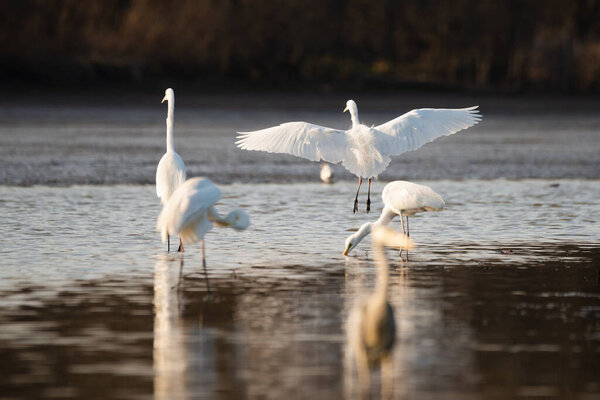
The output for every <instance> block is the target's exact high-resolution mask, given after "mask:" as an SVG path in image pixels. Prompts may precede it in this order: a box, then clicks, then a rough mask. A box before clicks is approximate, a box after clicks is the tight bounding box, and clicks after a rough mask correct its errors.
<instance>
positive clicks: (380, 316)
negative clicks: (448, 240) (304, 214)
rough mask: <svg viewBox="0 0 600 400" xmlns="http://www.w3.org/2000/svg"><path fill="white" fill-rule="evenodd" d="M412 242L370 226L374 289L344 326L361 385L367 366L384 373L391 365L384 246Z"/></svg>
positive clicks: (391, 326) (390, 320) (366, 379)
mask: <svg viewBox="0 0 600 400" xmlns="http://www.w3.org/2000/svg"><path fill="white" fill-rule="evenodd" d="M412 245H413V244H412V240H411V239H410V238H409V237H408V236H406V235H404V234H401V233H399V232H397V231H395V230H393V229H391V228H388V227H386V226H377V227H375V228H374V229H373V244H372V246H373V253H374V257H375V262H376V264H377V283H376V285H375V291H374V292H373V293H372V294H371V295H370V296H369V297H368V298H367V300H366V301H363V302H359V303H357V304H356V305H355V306H354V307H353V308H352V310H351V311H350V313H349V315H348V321H347V325H346V333H347V336H348V344H349V347H350V351H351V352H352V355H353V356H354V359H355V361H356V367H357V370H358V374H359V380H360V382H361V384H362V385H363V387H364V386H367V387H368V385H369V366H373V365H376V364H377V363H381V369H382V374H383V372H384V368H385V367H386V365H387V366H390V365H391V359H390V354H391V351H392V348H393V346H394V341H395V339H396V323H395V321H394V311H393V310H392V306H391V305H390V303H389V302H388V280H389V267H388V263H387V260H386V258H385V249H384V246H387V247H412ZM382 382H383V381H382ZM382 392H385V391H384V390H382Z"/></svg>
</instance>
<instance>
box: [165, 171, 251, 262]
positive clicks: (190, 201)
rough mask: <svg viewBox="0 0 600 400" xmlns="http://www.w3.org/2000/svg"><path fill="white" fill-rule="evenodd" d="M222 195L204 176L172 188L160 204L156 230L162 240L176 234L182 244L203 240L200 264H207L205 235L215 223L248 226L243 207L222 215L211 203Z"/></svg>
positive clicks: (240, 226) (181, 247)
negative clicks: (173, 190) (175, 188)
mask: <svg viewBox="0 0 600 400" xmlns="http://www.w3.org/2000/svg"><path fill="white" fill-rule="evenodd" d="M220 198H221V191H220V190H219V188H217V187H216V186H215V184H214V183H212V182H211V181H210V179H207V178H190V179H188V180H187V181H185V182H184V183H183V184H182V185H181V186H179V187H178V188H177V190H175V193H173V195H172V196H171V198H170V199H169V201H168V202H167V204H166V205H165V206H164V207H163V209H162V211H161V212H160V215H159V216H158V220H157V221H156V230H157V231H158V232H160V236H161V239H162V241H163V243H164V242H166V241H167V240H168V237H169V235H179V239H180V241H181V242H182V244H181V246H180V251H183V245H184V244H188V243H194V242H198V241H200V240H201V241H202V264H203V265H206V258H205V254H204V235H205V234H206V232H208V231H209V230H211V229H212V227H213V222H214V223H215V224H217V226H229V227H231V228H233V229H236V230H244V229H246V228H247V227H248V225H250V218H249V217H248V214H246V213H245V212H244V211H243V210H239V209H237V210H233V211H231V212H230V213H229V214H227V216H225V217H223V216H221V215H220V214H219V213H218V212H217V210H215V207H214V205H215V204H216V202H217V201H218V200H219V199H220Z"/></svg>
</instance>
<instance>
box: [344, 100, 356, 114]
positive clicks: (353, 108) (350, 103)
mask: <svg viewBox="0 0 600 400" xmlns="http://www.w3.org/2000/svg"><path fill="white" fill-rule="evenodd" d="M356 109H357V108H356V103H355V102H354V100H348V101H347V102H346V108H344V112H346V111H350V114H352V113H353V112H355V111H356Z"/></svg>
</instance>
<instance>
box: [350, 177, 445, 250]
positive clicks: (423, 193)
mask: <svg viewBox="0 0 600 400" xmlns="http://www.w3.org/2000/svg"><path fill="white" fill-rule="evenodd" d="M381 197H382V198H383V204H384V205H385V207H384V208H383V211H382V212H381V216H380V217H379V219H378V220H377V221H375V222H367V223H365V224H363V225H362V226H361V227H360V228H359V229H358V231H356V232H355V233H353V234H352V235H350V236H348V238H347V239H346V244H345V250H344V255H345V256H346V255H348V253H350V252H351V251H352V249H354V248H355V247H356V246H358V244H359V243H360V241H361V240H363V238H364V237H365V236H367V235H368V234H369V233H370V232H371V230H372V229H374V228H375V227H376V226H384V225H388V224H389V223H390V222H392V219H394V217H395V216H396V215H399V216H400V221H401V223H402V232H403V233H406V235H407V236H409V237H410V230H409V226H408V217H409V216H410V217H412V216H413V215H415V214H416V213H419V212H424V211H440V210H442V209H443V208H444V206H445V203H444V199H443V198H442V196H440V195H439V194H437V193H436V192H434V191H433V190H432V189H431V188H430V187H429V186H425V185H419V184H416V183H412V182H407V181H393V182H390V183H388V184H387V185H385V187H384V188H383V192H382V193H381ZM404 216H406V231H405V230H404ZM401 251H402V250H401ZM406 251H407V253H406V257H407V258H408V249H407V250H406Z"/></svg>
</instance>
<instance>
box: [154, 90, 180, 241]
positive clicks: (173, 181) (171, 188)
mask: <svg viewBox="0 0 600 400" xmlns="http://www.w3.org/2000/svg"><path fill="white" fill-rule="evenodd" d="M165 100H167V101H168V111H167V152H166V153H165V154H164V155H163V156H162V158H161V159H160V161H159V163H158V167H157V168H156V195H157V196H158V197H159V198H160V201H161V203H162V205H163V207H164V206H165V205H166V204H167V202H168V201H169V199H170V198H171V195H172V194H173V192H175V190H176V189H177V188H178V187H179V185H181V184H182V183H183V182H185V178H186V172H185V164H184V163H183V160H182V158H181V156H180V155H179V154H177V153H176V152H175V144H174V143H173V113H174V111H175V92H173V89H171V88H169V89H167V90H165V97H163V99H162V101H161V103H164V101H165ZM181 250H182V244H181V239H180V240H179V250H178V251H181ZM167 251H171V240H170V238H169V236H168V235H167Z"/></svg>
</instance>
